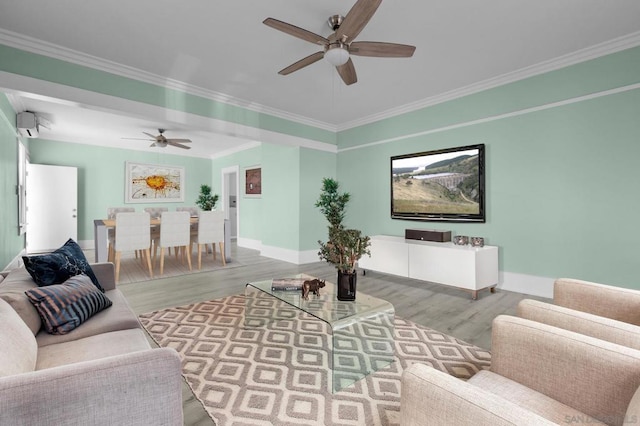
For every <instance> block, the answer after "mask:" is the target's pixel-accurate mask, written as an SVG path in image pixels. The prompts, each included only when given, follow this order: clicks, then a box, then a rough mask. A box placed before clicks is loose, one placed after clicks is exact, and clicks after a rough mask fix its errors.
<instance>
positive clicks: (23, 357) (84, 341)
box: [0, 263, 183, 425]
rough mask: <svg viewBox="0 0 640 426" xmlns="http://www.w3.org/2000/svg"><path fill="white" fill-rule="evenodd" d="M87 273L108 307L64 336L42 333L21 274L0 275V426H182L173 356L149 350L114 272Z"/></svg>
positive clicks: (107, 266) (99, 268) (106, 266)
mask: <svg viewBox="0 0 640 426" xmlns="http://www.w3.org/2000/svg"><path fill="white" fill-rule="evenodd" d="M91 266H92V269H93V271H94V273H95V274H96V276H97V277H98V280H99V281H100V284H101V285H102V286H103V287H104V289H105V293H104V294H105V295H106V296H107V297H108V298H109V299H110V300H111V301H112V302H113V305H112V306H111V307H109V308H107V309H105V310H103V311H101V312H99V313H97V314H96V315H94V316H93V317H91V318H89V319H88V320H87V321H86V322H84V323H82V324H81V325H80V326H79V327H78V328H76V329H74V330H72V331H70V332H69V333H68V334H63V335H53V334H48V333H47V332H46V331H45V330H44V329H41V327H40V325H41V324H40V318H39V316H38V314H37V311H36V310H35V308H33V306H31V304H30V302H29V300H28V299H27V297H26V296H25V295H24V292H25V291H26V290H28V289H30V288H32V287H35V286H36V284H35V282H34V281H33V280H32V279H31V277H30V276H29V274H28V273H27V272H26V270H25V269H23V268H20V269H16V270H13V271H11V272H10V273H8V274H5V273H3V278H4V279H3V280H2V281H1V282H0V324H2V327H0V342H1V345H0V424H3V425H4V424H11V425H89V424H90V425H124V424H126V425H151V424H153V425H182V423H183V417H182V376H181V363H180V358H179V356H178V354H177V353H176V352H175V351H174V350H172V349H152V348H151V346H150V344H149V341H148V340H147V337H146V334H145V333H144V331H143V329H142V327H141V325H140V323H139V322H138V319H137V317H136V315H135V314H134V313H133V311H132V310H131V309H130V307H129V305H128V304H127V301H126V299H125V298H124V296H123V294H122V293H121V292H120V291H119V290H117V289H116V288H115V280H114V269H113V265H112V264H111V263H102V264H93V265H91Z"/></svg>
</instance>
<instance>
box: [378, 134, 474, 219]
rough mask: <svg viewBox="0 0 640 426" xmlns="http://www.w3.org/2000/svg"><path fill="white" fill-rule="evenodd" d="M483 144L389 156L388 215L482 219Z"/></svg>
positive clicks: (401, 217) (404, 217) (418, 217)
mask: <svg viewBox="0 0 640 426" xmlns="http://www.w3.org/2000/svg"><path fill="white" fill-rule="evenodd" d="M484 181H485V178H484V145H483V144H480V145H470V146H462V147H455V148H448V149H440V150H436V151H428V152H419V153H415V154H405V155H398V156H394V157H391V218H392V219H415V220H429V221H439V222H484V221H485V210H484Z"/></svg>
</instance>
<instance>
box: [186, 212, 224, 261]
mask: <svg viewBox="0 0 640 426" xmlns="http://www.w3.org/2000/svg"><path fill="white" fill-rule="evenodd" d="M216 243H218V245H219V247H220V255H221V257H222V265H224V266H227V261H226V259H225V256H224V211H222V210H216V211H201V212H200V214H199V215H198V232H197V233H196V235H195V236H193V235H192V236H191V244H192V245H193V244H196V245H197V246H198V269H202V249H203V248H204V250H205V253H206V251H207V244H211V251H212V253H213V260H214V261H215V260H216Z"/></svg>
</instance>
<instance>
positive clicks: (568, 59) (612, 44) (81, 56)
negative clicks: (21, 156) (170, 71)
mask: <svg viewBox="0 0 640 426" xmlns="http://www.w3.org/2000/svg"><path fill="white" fill-rule="evenodd" d="M0 43H1V44H5V45H7V46H10V47H14V48H17V49H20V50H24V51H27V52H31V53H35V54H39V55H43V56H47V57H51V58H54V59H60V60H64V61H66V62H70V63H74V64H76V65H81V66H86V67H89V68H92V69H97V70H100V71H104V72H108V73H111V74H115V75H119V76H122V77H126V78H131V79H134V80H139V81H143V82H145V83H150V84H153V85H156V86H160V87H164V88H167V89H172V90H179V91H182V92H185V93H188V94H191V95H194V96H199V97H202V98H205V99H209V100H211V101H215V102H220V103H223V104H226V105H232V106H237V107H241V108H245V109H247V110H250V111H254V112H258V113H264V114H268V115H271V116H274V117H278V118H282V119H285V120H289V121H292V122H296V123H299V124H304V125H308V126H312V127H316V128H319V129H323V130H327V131H330V132H340V131H344V130H348V129H352V128H355V127H359V126H363V125H366V124H371V123H374V122H376V121H380V120H384V119H387V118H392V117H395V116H398V115H402V114H406V113H410V112H413V111H416V110H419V109H422V108H427V107H430V106H434V105H437V104H440V103H444V102H448V101H451V100H454V99H458V98H461V97H464V96H468V95H472V94H474V93H479V92H482V91H484V90H488V89H492V88H495V87H498V86H502V85H505V84H509V83H513V82H516V81H519V80H523V79H526V78H529V77H533V76H536V75H540V74H544V73H547V72H551V71H555V70H558V69H561V68H564V67H567V66H571V65H575V64H578V63H581V62H585V61H588V60H592V59H596V58H599V57H601V56H605V55H609V54H612V53H616V52H619V51H622V50H625V49H630V48H633V47H637V46H639V45H640V31H639V32H635V33H631V34H628V35H626V36H622V37H618V38H615V39H612V40H609V41H606V42H603V43H600V44H596V45H594V46H590V47H587V48H584V49H580V50H577V51H575V52H572V53H569V54H567V55H563V56H560V57H557V58H554V59H551V60H548V61H544V62H540V63H538V64H534V65H531V66H528V67H525V68H521V69H519V70H516V71H513V72H509V73H506V74H502V75H500V76H496V77H493V78H490V79H486V80H483V81H480V82H477V83H473V84H470V85H468V86H465V87H461V88H458V89H454V90H451V91H448V92H445V93H442V94H439V95H436V96H432V97H429V98H426V99H422V100H419V101H416V102H412V103H409V104H405V105H403V106H400V107H398V108H392V109H389V110H386V111H383V112H380V113H377V114H372V115H369V116H367V117H363V118H361V119H358V120H353V121H349V122H346V123H342V124H339V125H332V124H329V123H325V122H321V121H318V120H314V119H311V118H309V117H304V116H301V115H297V114H292V113H289V112H286V111H282V110H279V109H275V108H271V107H268V106H265V105H259V104H256V103H255V102H251V101H247V100H244V99H239V98H234V97H232V96H229V95H225V94H223V93H220V92H216V91H213V90H208V89H204V88H201V87H198V86H194V85H190V84H187V83H184V82H181V81H178V80H173V79H167V78H165V77H161V76H159V75H157V74H153V73H149V72H146V71H142V70H139V69H137V68H133V67H129V66H126V65H123V64H119V63H117V62H113V61H108V60H105V59H102V58H98V57H96V56H92V55H88V54H85V53H82V52H78V51H75V50H72V49H68V48H65V47H62V46H59V45H55V44H53V43H49V42H47V41H43V40H39V39H36V38H32V37H28V36H25V35H22V34H19V33H15V32H12V31H8V30H5V29H2V28H0Z"/></svg>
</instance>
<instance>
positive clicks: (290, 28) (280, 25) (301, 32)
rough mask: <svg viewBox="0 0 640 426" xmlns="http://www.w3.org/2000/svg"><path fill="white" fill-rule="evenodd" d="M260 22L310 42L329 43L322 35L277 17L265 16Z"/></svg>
mask: <svg viewBox="0 0 640 426" xmlns="http://www.w3.org/2000/svg"><path fill="white" fill-rule="evenodd" d="M262 23H263V24H265V25H267V26H269V27H271V28H275V29H276V30H279V31H282V32H283V33H287V34H289V35H292V36H294V37H297V38H300V39H302V40H305V41H308V42H310V43H315V44H320V45H325V44H327V43H329V40H327V39H326V38H324V37H322V36H319V35H318V34H315V33H312V32H311V31H307V30H305V29H303V28H300V27H296V26H295V25H291V24H287V23H286V22H282V21H278V20H277V19H273V18H267V19H265V20H264V21H262Z"/></svg>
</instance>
